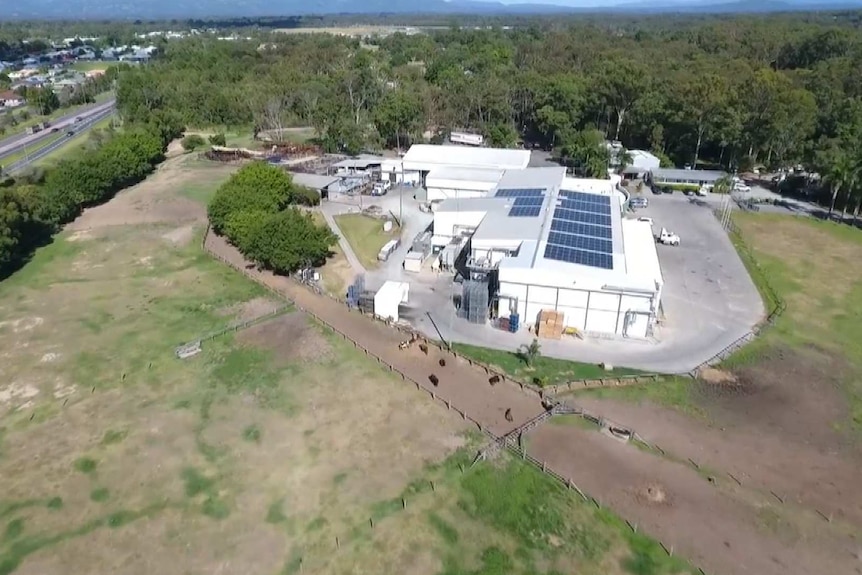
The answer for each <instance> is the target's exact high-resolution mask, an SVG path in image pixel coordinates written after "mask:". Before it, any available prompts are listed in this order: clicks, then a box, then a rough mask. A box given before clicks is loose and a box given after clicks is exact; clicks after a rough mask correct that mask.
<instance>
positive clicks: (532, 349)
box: [517, 338, 542, 367]
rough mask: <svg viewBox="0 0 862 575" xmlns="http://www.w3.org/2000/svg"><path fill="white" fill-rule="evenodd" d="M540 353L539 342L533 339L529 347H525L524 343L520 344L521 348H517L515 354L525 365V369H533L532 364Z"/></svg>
mask: <svg viewBox="0 0 862 575" xmlns="http://www.w3.org/2000/svg"><path fill="white" fill-rule="evenodd" d="M541 352H542V346H541V345H540V344H539V340H538V339H535V338H533V341H532V342H530V345H527V344H526V343H524V344H521V347H519V348H518V352H517V354H518V356H519V357H520V358H521V360H522V361H523V362H524V363H525V364H527V367H533V363H534V362H535V361H536V359H537V358H538V357H539V356H540V355H541Z"/></svg>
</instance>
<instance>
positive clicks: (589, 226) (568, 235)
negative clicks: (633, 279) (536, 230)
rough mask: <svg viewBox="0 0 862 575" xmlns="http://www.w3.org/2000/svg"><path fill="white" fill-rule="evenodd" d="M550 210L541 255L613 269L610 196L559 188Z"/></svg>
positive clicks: (552, 258)
mask: <svg viewBox="0 0 862 575" xmlns="http://www.w3.org/2000/svg"><path fill="white" fill-rule="evenodd" d="M559 197H560V202H559V204H558V206H557V208H556V209H555V210H554V217H553V219H552V220H551V231H550V233H549V234H548V244H547V246H546V247H545V257H546V258H548V259H551V260H558V261H563V262H568V263H573V264H580V265H586V266H591V267H595V268H602V269H608V270H610V269H613V267H614V256H613V238H612V234H611V198H610V197H609V196H597V195H595V194H585V193H583V192H569V191H561V192H560V193H559Z"/></svg>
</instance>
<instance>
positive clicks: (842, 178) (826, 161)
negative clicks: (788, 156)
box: [817, 141, 859, 219]
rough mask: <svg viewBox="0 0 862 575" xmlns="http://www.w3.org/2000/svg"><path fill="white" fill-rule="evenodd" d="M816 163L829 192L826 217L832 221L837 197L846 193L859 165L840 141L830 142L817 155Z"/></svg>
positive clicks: (854, 179)
mask: <svg viewBox="0 0 862 575" xmlns="http://www.w3.org/2000/svg"><path fill="white" fill-rule="evenodd" d="M817 162H818V164H819V165H820V168H819V170H820V174H821V175H822V176H823V180H824V181H825V182H826V183H827V184H828V185H829V188H830V191H831V199H830V202H829V213H828V216H827V217H828V218H829V219H832V213H833V212H834V211H835V203H836V200H837V199H838V196H839V195H840V194H841V193H842V192H844V193H847V192H848V191H849V190H850V189H851V187H852V185H853V183H854V182H855V181H856V177H857V175H858V171H859V164H858V162H857V160H856V159H855V158H854V157H853V156H852V155H851V153H850V151H848V150H847V148H846V147H845V146H844V143H843V142H840V141H838V142H836V141H832V142H830V144H829V146H828V147H827V148H825V149H823V150H821V151H820V152H819V153H818V156H817Z"/></svg>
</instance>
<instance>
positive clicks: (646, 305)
mask: <svg viewBox="0 0 862 575" xmlns="http://www.w3.org/2000/svg"><path fill="white" fill-rule="evenodd" d="M499 294H500V295H499V302H498V309H497V313H498V315H499V316H500V317H509V315H510V314H511V313H512V312H517V313H519V314H520V316H521V322H522V324H524V325H535V324H536V322H537V321H538V319H539V314H540V313H541V312H542V310H546V309H553V310H557V311H559V312H561V313H563V314H564V319H563V322H564V325H565V326H566V327H572V328H575V329H577V330H580V331H583V332H590V333H597V334H607V335H620V336H626V337H635V338H643V337H646V335H647V330H648V327H649V323H650V320H651V317H652V313H651V311H650V310H651V307H652V306H651V303H652V298H650V297H649V296H648V295H642V294H632V293H619V292H609V291H604V290H601V289H575V288H566V287H553V286H541V285H531V284H522V283H513V282H507V281H501V282H500V289H499ZM627 318H629V319H627Z"/></svg>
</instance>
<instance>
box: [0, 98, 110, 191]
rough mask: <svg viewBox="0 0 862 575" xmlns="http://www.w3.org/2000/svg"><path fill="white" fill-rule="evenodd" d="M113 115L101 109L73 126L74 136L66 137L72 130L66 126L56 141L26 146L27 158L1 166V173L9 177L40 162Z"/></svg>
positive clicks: (108, 110) (73, 118)
mask: <svg viewBox="0 0 862 575" xmlns="http://www.w3.org/2000/svg"><path fill="white" fill-rule="evenodd" d="M113 113H114V109H113V108H111V107H108V108H103V109H101V110H99V111H98V112H97V113H95V114H90V115H88V116H86V119H84V120H83V121H81V122H79V123H77V124H74V130H75V134H74V136H67V135H66V132H67V131H68V130H70V129H73V128H72V127H71V126H69V125H66V127H65V128H63V129H62V131H60V132H59V134H60V137H59V138H58V139H57V140H55V141H53V142H50V143H48V144H41V147H40V143H39V142H36V144H35V145H33V146H30V145H29V144H28V145H27V151H28V153H27V156H26V157H24V158H21V159H20V160H18V161H16V162H13V163H11V164H9V165H8V166H3V173H4V174H9V175H11V174H14V173H16V172H18V171H20V170H23V169H24V168H26V167H27V166H29V165H30V164H32V163H33V162H37V161H39V160H41V159H42V158H44V157H45V156H47V155H49V154H51V153H53V152H55V151H57V150H58V149H59V148H62V147H63V146H65V145H67V144H69V143H70V142H71V141H72V140H74V139H75V137H76V136H78V134H83V133H85V132H87V131H89V130H90V129H91V128H92V127H93V126H95V125H96V124H98V123H99V122H100V121H102V120H104V119H105V118H108V117H110V116H111V114H113ZM79 115H80V114H79ZM76 117H77V116H72V122H73V123H74V121H75V118H76ZM82 117H83V116H82ZM54 135H55V136H56V135H57V134H54Z"/></svg>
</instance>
